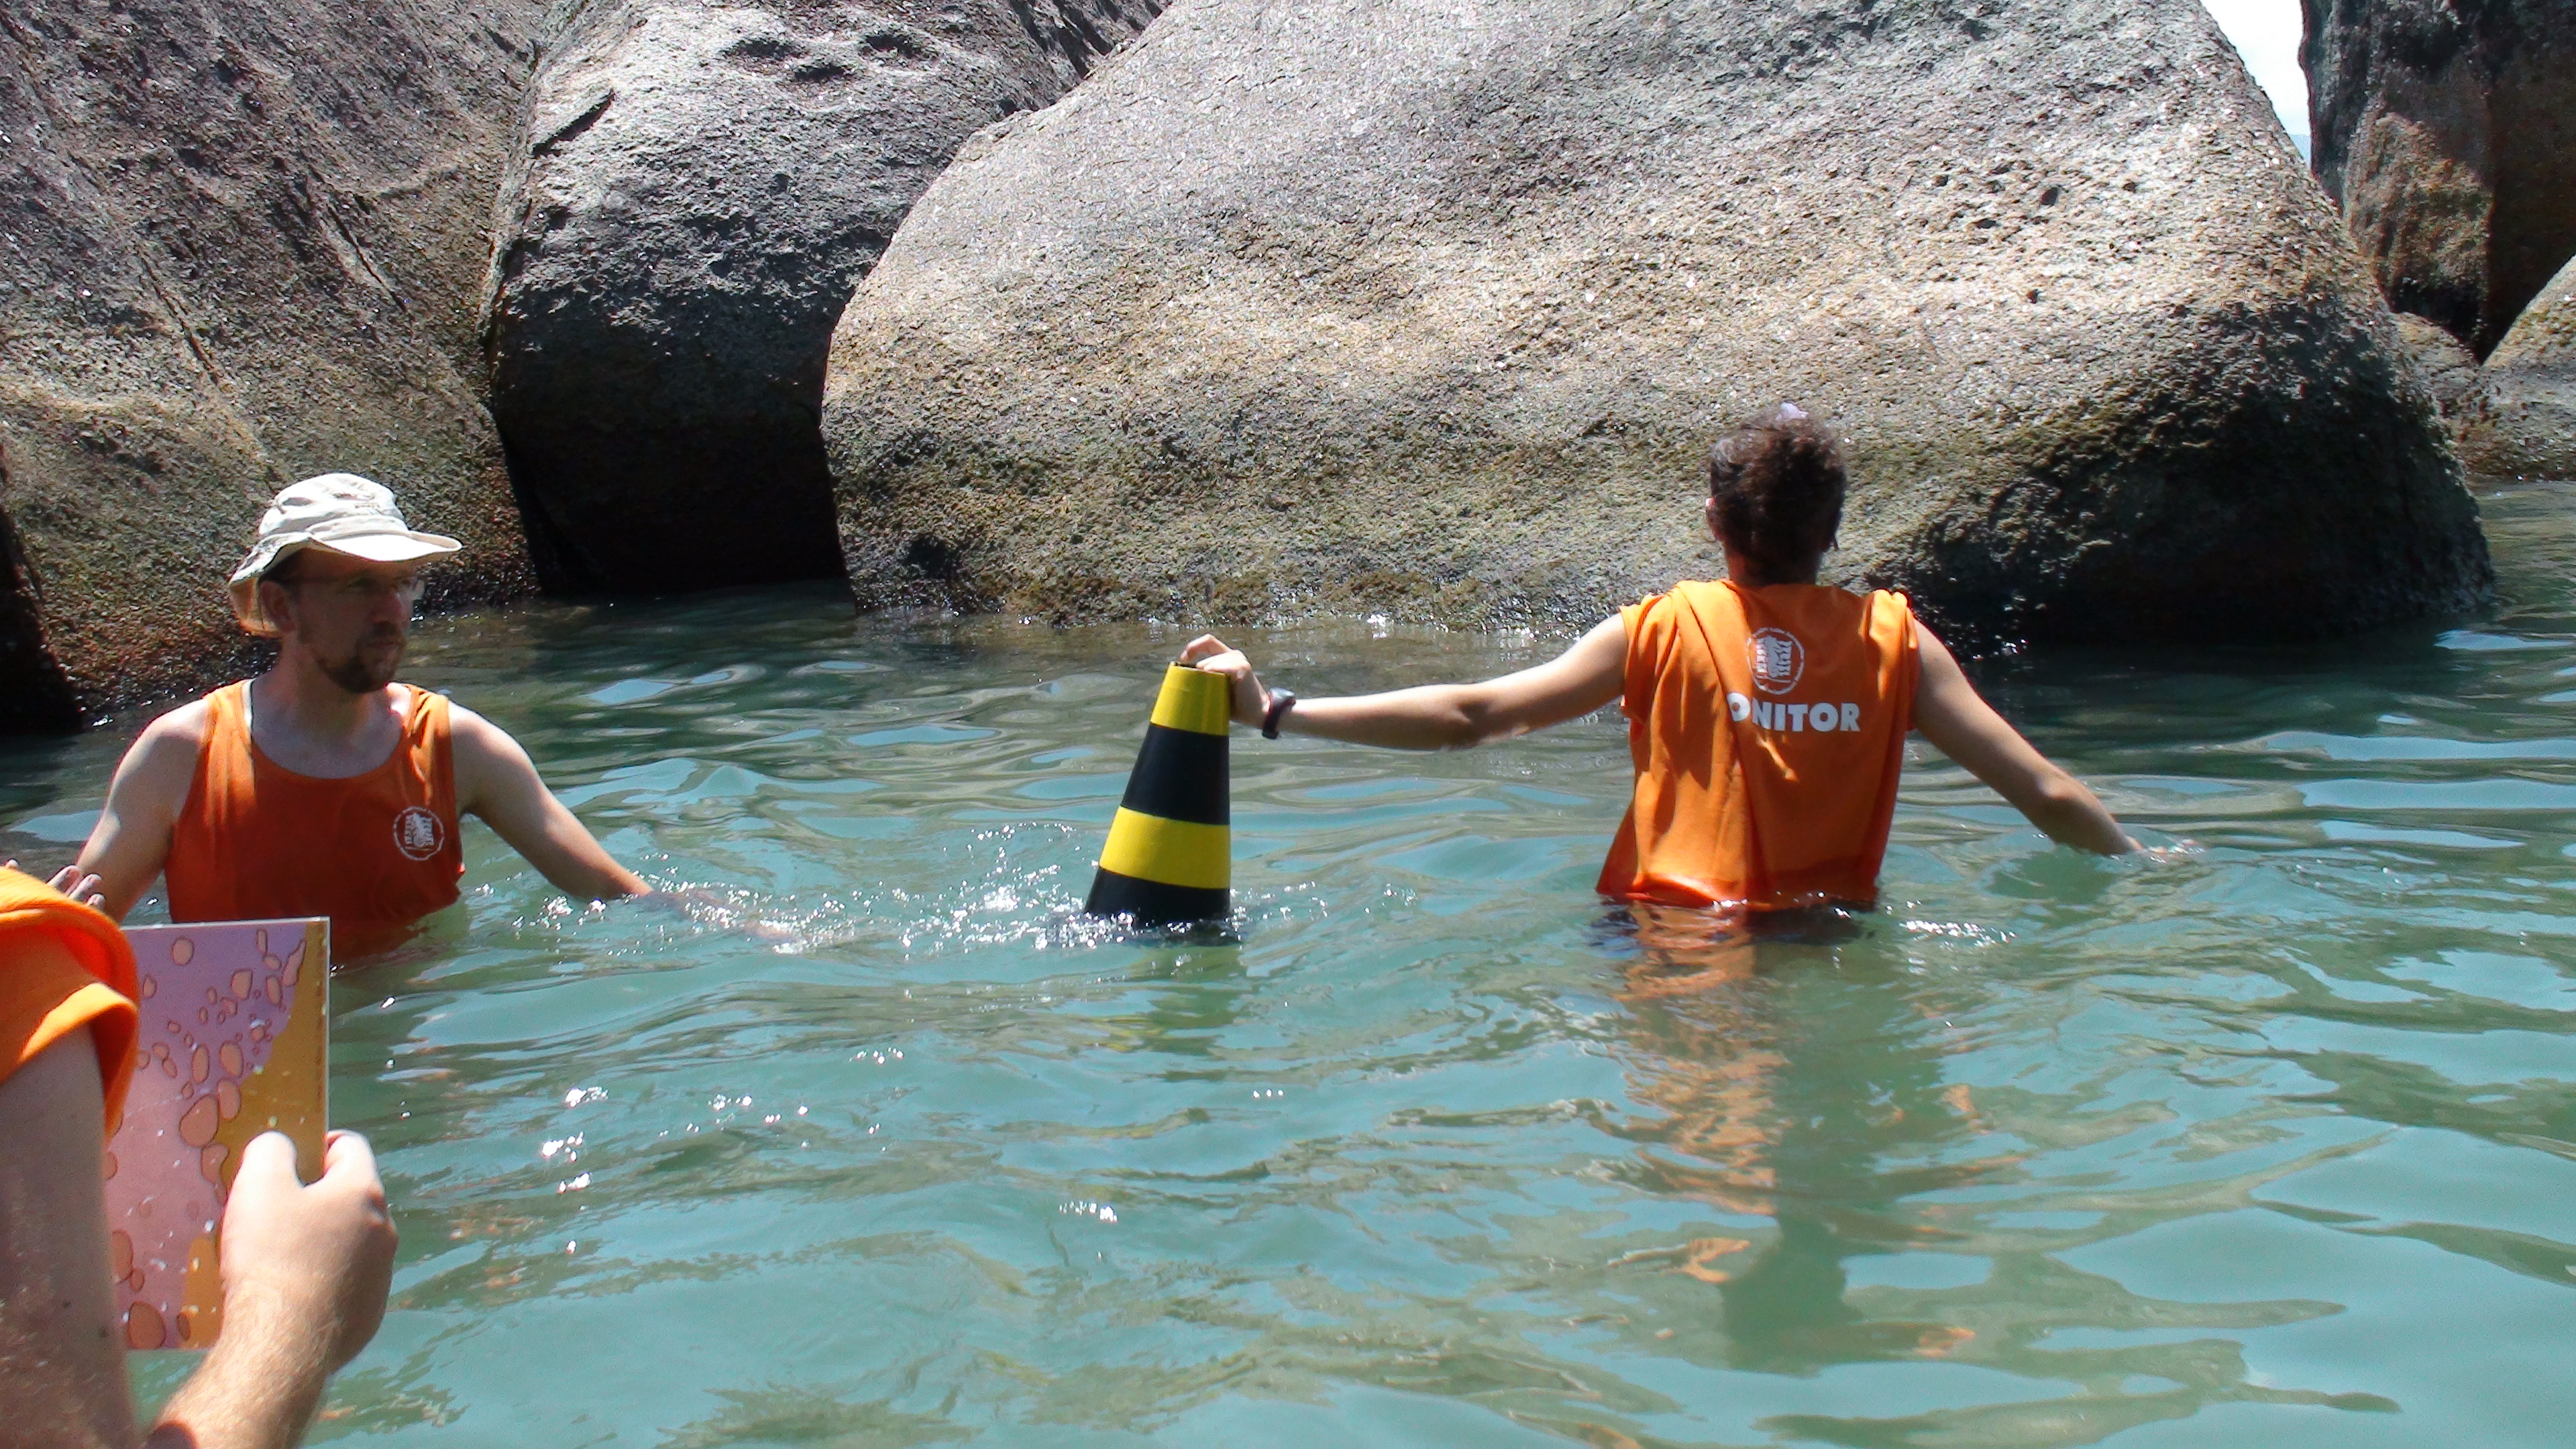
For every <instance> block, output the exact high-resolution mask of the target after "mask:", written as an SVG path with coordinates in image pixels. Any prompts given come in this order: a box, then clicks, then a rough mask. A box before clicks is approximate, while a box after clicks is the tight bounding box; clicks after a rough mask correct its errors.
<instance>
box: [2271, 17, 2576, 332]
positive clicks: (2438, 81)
mask: <svg viewBox="0 0 2576 1449" xmlns="http://www.w3.org/2000/svg"><path fill="white" fill-rule="evenodd" d="M2301 5H2302V8H2303V9H2304V10H2305V12H2306V20H2307V35H2306V40H2305V42H2304V44H2302V46H2301V47H2300V60H2301V62H2302V63H2303V64H2304V65H2305V66H2306V68H2307V72H2308V114H2309V121H2310V126H2311V129H2312V131H2313V133H2314V137H2313V141H2312V146H2313V149H2314V153H2315V165H2316V171H2317V176H2318V179H2320V180H2322V181H2323V182H2324V183H2325V186H2326V190H2327V191H2328V192H2330V193H2332V194H2333V195H2334V197H2335V198H2336V200H2338V201H2340V202H2341V203H2342V204H2343V211H2344V217H2345V219H2346V220H2347V221H2348V222H2350V223H2351V226H2352V234H2353V238H2354V239H2355V240H2356V241H2358V242H2359V243H2360V244H2361V249H2362V251H2363V253H2364V254H2366V255H2367V256H2368V257H2369V258H2370V260H2371V264H2372V265H2373V266H2374V267H2375V268H2376V269H2377V271H2378V274H2379V281H2380V285H2381V286H2382V287H2384V288H2385V289H2386V290H2387V293H2388V299H2389V302H2390V304H2391V305H2393V306H2395V307H2396V308H2397V309H2398V310H2399V311H2402V312H2415V313H2420V314H2422V315H2423V316H2426V317H2430V318H2432V319H2433V320H2434V321H2436V322H2439V323H2441V324H2442V325H2443V326H2444V327H2447V328H2449V329H2450V330H2451V332H2452V333H2453V334H2454V335H2456V336H2458V337H2459V338H2460V339H2461V340H2462V341H2465V342H2467V343H2468V344H2469V345H2470V346H2471V347H2473V348H2475V349H2476V350H2477V351H2478V352H2479V353H2480V354H2484V353H2485V352H2487V351H2488V350H2489V349H2490V348H2492V347H2494V346H2495V344H2496V342H2497V340H2498V339H2499V338H2501V337H2503V336H2504V333H2505V329H2506V328H2508V327H2510V326H2512V325H2513V319H2514V317H2515V316H2516V315H2517V314H2519V313H2520V312H2521V311H2522V308H2523V305H2524V304H2525V303H2527V302H2529V301H2530V300H2531V298H2532V297H2533V296H2534V295H2535V294H2537V293H2538V292H2539V291H2540V289H2541V287H2542V285H2543V284H2545V283H2547V282H2548V280H2549V278H2550V275H2551V274H2552V273H2554V272H2556V271H2557V270H2558V268H2559V266H2560V265H2561V264H2562V263H2564V262H2565V261H2566V260H2567V259H2568V257H2569V256H2571V255H2576V0H2301Z"/></svg>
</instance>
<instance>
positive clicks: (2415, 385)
mask: <svg viewBox="0 0 2576 1449" xmlns="http://www.w3.org/2000/svg"><path fill="white" fill-rule="evenodd" d="M1782 399H1794V400H1797V401H1799V402H1800V403H1801V404H1802V405H1804V406H1806V407H1807V408H1809V409H1810V410H1811V411H1814V412H1816V413H1818V414H1819V415H1822V416H1824V417H1826V418H1828V419H1829V420H1830V421H1832V422H1834V423H1836V424H1838V425H1839V426H1840V427H1841V428H1842V429H1843V430H1844V431H1845V433H1846V436H1847V437H1848V439H1849V440H1850V444H1851V448H1852V452H1853V455H1854V465H1855V466H1854V474H1855V490H1854V495H1853V497H1852V500H1851V504H1850V507H1849V509H1848V511H1847V514H1846V518H1845V522H1844V526H1843V531H1842V539H1841V543H1842V547H1841V549H1840V551H1839V552H1838V553H1837V554H1836V555H1835V556H1834V557H1833V558H1831V559H1829V560H1828V564H1827V568H1828V572H1829V574H1831V575H1832V576H1835V577H1838V578H1841V579H1844V580H1868V581H1874V582H1883V583H1887V584H1892V585H1896V586H1900V587H1903V588H1906V589H1908V590H1910V591H1912V592H1913V593H1914V595H1915V596H1916V598H1917V600H1918V601H1919V602H1920V603H1922V604H1924V605H1925V606H1926V607H1927V608H1928V609H1929V611H1930V612H1932V613H1933V615H1934V616H1935V617H1936V618H1938V619H1940V620H1941V621H1943V622H1945V623H1946V624H1949V625H1951V626H1953V627H1959V626H1967V627H1969V628H1972V629H1975V630H1978V631H1981V632H1992V633H2002V634H2010V635H2019V636H2053V637H2061V638H2086V639H2117V638H2145V637H2159V636H2167V637H2169V636H2185V637H2211V636H2213V635H2214V636H2216V637H2227V638H2243V637H2248V636H2259V635H2279V634H2292V633H2315V632H2326V631H2331V630H2336V629H2345V628H2359V627H2365V626H2368V625H2371V624H2375V623H2379V622H2382V621H2386V620H2391V619H2397V618H2402V617H2406V616H2410V615H2416V614H2421V613H2425V612H2427V611H2442V610H2451V609H2456V608H2460V607H2463V606H2465V605H2468V604H2470V603H2471V602H2472V601H2473V600H2475V599H2476V598H2478V597H2479V596H2480V595H2481V594H2482V593H2483V591H2484V590H2485V589H2486V588H2487V587H2488V582H2489V579H2490V573H2489V570H2488V566H2487V561H2486V550H2485V543H2484V540H2483V538H2482V536H2481V534H2480V533H2479V530H2478V525H2477V517H2476V509H2475V505H2474V504H2473V503H2472V501H2471V500H2470V498H2469V497H2468V495H2467V493H2466V491H2465V490H2464V489H2463V488H2462V486H2461V484H2460V481H2459V473H2458V468H2457V465H2456V463H2455V462H2454V461H2453V459H2452V456H2451V453H2450V450H2449V447H2448V445H2447V443H2446V441H2445V439H2444V438H2443V436H2442V433H2441V429H2440V425H2439V423H2438V421H2437V419H2436V417H2435V415H2434V408H2433V401H2432V398H2431V397H2430V395H2429V392H2428V390H2427V388H2426V386H2425V383H2424V381H2423V377H2422V374H2421V373H2420V372H2419V371H2418V370H2417V369H2415V368H2414V367H2412V366H2410V365H2408V364H2407V363H2406V362H2405V360H2404V359H2403V358H2402V357H2401V355H2400V353H2399V351H2398V343H2397V340H2396V336H2395V331H2394V326H2393V324H2392V322H2391V320H2390V318H2389V315H2388V312H2387V310H2386V308H2385V307H2384V305H2383V304H2382V302H2381V300H2380V297H2379V295H2378V292H2377V289H2376V287H2375V286H2374V285H2373V283H2372V279H2371V277H2370V276H2369V274H2368V272H2367V271H2366V270H2365V269H2364V267H2363V266H2362V264H2361V262H2360V261H2359V259H2358V258H2357V257H2356V256H2355V255H2354V253H2353V251H2352V248H2351V245H2350V243H2349V241H2348V240H2347V239H2346V236H2345V234H2344V231H2343V226H2342V223H2341V221H2340V220H2339V219H2338V218H2337V217H2336V216H2335V215H2334V213H2333V212H2332V210H2331V209H2330V208H2329V207H2328V206H2327V205H2326V203H2325V199H2324V198H2323V197H2322V196H2320V195H2319V194H2318V193H2317V190H2316V187H2315V186H2314V184H2313V183H2312V182H2311V181H2310V180H2309V178H2308V177H2307V175H2306V174H2305V172H2304V169H2303V168H2302V167H2301V165H2300V163H2299V161H2298V159H2297V157H2296V156H2295V154H2294V153H2293V152H2292V151H2291V149H2290V147H2289V145H2288V143H2287V141H2286V139H2285V138H2284V136H2283V134H2282V132H2281V130H2280V128H2279V126H2278V124H2277V123H2276V122H2275V121H2274V119H2273V117H2272V115H2271V113H2270V111H2269V109H2268V108H2267V107H2266V106H2265V104H2264V102H2263V100H2262V99H2261V97H2260V96H2259V95H2258V94H2257V92H2256V91H2255V89H2254V87H2253V85H2252V83H2251V81H2250V80H2249V79H2248V78H2247V76H2246V75H2245V73H2244V70H2243V68H2242V66H2241V64H2240V63H2239V62H2238V60H2237V59H2236V56H2235V53H2234V52H2233V50H2232V49H2230V48H2229V47H2228V45H2227V43H2226V42H2225V41H2224V40H2223V39H2222V38H2221V37H2220V36H2219V34H2218V33H2217V31H2216V29H2215V27H2214V25H2213V24H2212V22H2211V21H2210V20H2209V18H2208V17H2207V15H2206V14H2204V13H2203V11H2202V10H2201V8H2200V6H2199V5H2198V4H2196V3H2193V0H2148V3H2131V0H2123V3H2105V0H2075V3H2060V0H2001V3H1978V4H1975V5H1964V4H1958V3H1948V0H1890V3H1884V4H1881V5H1878V6H1876V7H1874V8H1872V9H1870V10H1868V11H1867V12H1866V13H1863V12H1859V11H1855V10H1852V9H1849V8H1847V7H1839V6H1835V7H1826V6H1816V5H1803V4H1796V3H1785V0H1773V3H1752V4H1747V3H1739V0H1635V3H1630V0H1533V3H1528V4H1524V5H1520V6H1517V7H1511V8H1504V9H1492V8H1486V7H1482V6H1476V5H1471V4H1463V3H1443V4H1430V5H1425V4H1418V3H1412V0H1405V3H1396V0H1304V3H1289V0H1222V3H1217V0H1186V3H1184V4H1182V5H1179V6H1177V7H1175V8H1174V9H1172V10H1170V11H1168V12H1166V13H1165V15H1164V16H1163V17H1162V19H1161V20H1160V21H1158V22H1157V23H1156V25H1155V27H1154V29H1153V30H1152V31H1151V32H1150V33H1148V34H1147V35H1146V36H1144V37H1143V38H1142V39H1141V40H1139V41H1137V42H1136V43H1135V44H1133V45H1131V46H1130V47H1129V48H1128V49H1126V50H1125V51H1123V52H1121V53H1120V54H1119V55H1118V56H1116V57H1114V58H1113V59H1112V60H1111V61H1109V62H1107V63H1106V64H1104V66H1103V67H1102V68H1101V70H1100V71H1099V73H1097V74H1096V75H1094V77H1093V78H1092V79H1091V81H1090V82H1089V83H1088V84H1086V85H1085V86H1084V87H1083V88H1082V89H1081V90H1079V91H1076V92H1075V93H1074V94H1073V95H1072V96H1070V97H1068V98H1067V99H1066V100H1065V101H1063V102H1062V103H1060V104H1058V105H1056V106H1054V107H1053V108H1051V109H1049V110H1046V111H1043V112H1040V113H1038V114H1037V115H1034V116H1028V117H1021V118H1017V119H1015V120H1013V121H1012V122H1011V123H1009V124H1008V126H1007V127H1005V128H1003V129H1000V130H997V131H994V132H990V133H987V135H985V136H984V137H980V138H978V140H977V141H976V142H975V143H973V144H972V145H970V146H968V147H967V148H966V149H965V150H964V151H963V152H961V153H960V155H959V157H958V159H957V161H956V162H955V163H954V164H953V165H952V166H951V167H950V168H949V170H948V171H947V172H946V173H945V174H944V175H943V176H942V177H941V178H940V180H939V181H938V182H937V183H936V184H935V185H934V186H933V187H932V188H931V190H930V191H929V193H928V194H927V195H925V196H924V197H923V199H922V201H921V202H920V204H919V205H918V206H916V207H915V209H914V211H913V213H912V215H911V218H910V219H909V220H908V221H907V222H906V224H905V226H904V229H903V231H902V232H901V233H900V234H899V235H898V236H897V238H896V239H895V242H894V244H893V246H892V247H891V248H890V249H889V250H888V251H887V253H886V255H885V257H884V258H883V260H882V261H880V262H879V264H878V266H877V267H876V269H875V271H874V272H873V273H872V274H871V275H870V276H869V278H868V279H867V281H866V282H865V283H863V284H862V286H861V287H860V290H859V292H858V294H857V296H856V297H855V298H853V300H852V302H851V304H850V306H849V309H848V310H847V311H846V312H845V313H844V314H843V316H842V319H841V322H840V326H839V329H838V332H837V333H836V335H835V337H834V341H833V350H832V361H831V372H830V377H829V381H828V383H827V387H826V392H825V398H824V436H825V441H826V444H827V446H828V448H829V449H830V452H831V457H832V464H833V471H834V479H835V485H836V489H837V492H838V498H839V506H840V525H841V543H842V548H843V551H844V553H845V555H846V557H847V558H848V561H849V566H850V571H851V577H852V580H853V583H854V586H855V587H856V589H857V592H858V594H859V596H860V598H861V600H862V601H863V602H865V603H870V604H893V603H905V602H911V603H931V604H949V605H954V606H959V607H983V608H1003V609H1008V610H1011V611H1015V612H1025V613H1043V614H1048V615H1052V616H1055V617H1060V618H1075V617H1101V616H1110V615H1120V614H1125V615H1136V614H1151V615H1158V616H1162V617H1167V618H1168V617H1173V616H1175V615H1178V616H1184V617H1187V616H1202V617H1216V618H1223V617H1245V616H1261V615H1270V614H1280V613H1293V612H1296V611H1299V610H1305V609H1313V608H1344V607H1350V606H1354V605H1364V606H1368V607H1376V608H1393V609H1396V610H1399V611H1401V612H1403V613H1405V614H1408V615H1412V616H1415V617H1432V618H1442V619H1448V620H1454V621H1461V622H1477V623H1510V622H1516V621H1531V620H1550V621H1565V622H1577V623H1588V622H1590V621H1591V620H1593V619H1597V618H1599V617H1600V616H1601V614H1602V613H1603V612H1604V611H1606V610H1607V609H1608V608H1609V607H1611V606H1613V605H1615V604H1618V603H1622V602H1626V601H1628V600H1631V599H1634V598H1636V597H1637V596H1638V595H1639V594H1641V593H1643V592H1645V591H1648V590H1651V589H1658V588H1662V587H1665V586H1667V585H1668V584H1669V583H1670V582H1671V581H1672V580H1673V579H1674V578H1676V577H1678V576H1702V577H1705V576H1708V575H1710V574H1713V573H1715V572H1716V571H1717V567H1718V565H1717V562H1716V560H1715V558H1714V552H1715V551H1714V549H1713V547H1712V546H1711V545H1710V544H1709V543H1708V540H1707V538H1706V535H1705V532H1704V531H1703V529H1702V527H1701V524H1700V506H1701V502H1702V500H1703V499H1704V497H1705V493H1704V483H1703V475H1702V473H1701V460H1702V458H1703V456H1704V452H1705V449H1706V448H1707V447H1708V445H1709V443H1710V442H1711V441H1712V439H1713V437H1714V436H1715V434H1716V433H1717V431H1718V430H1719V429H1720V428H1721V427H1722V426H1724V425H1725V424H1727V423H1728V422H1730V421H1731V420H1733V419H1735V418H1738V417H1741V416H1743V415H1745V414H1747V413H1750V412H1753V411H1756V410H1759V409H1767V408H1769V407H1770V406H1772V405H1774V404H1776V403H1778V402H1779V401H1781V400H1782Z"/></svg>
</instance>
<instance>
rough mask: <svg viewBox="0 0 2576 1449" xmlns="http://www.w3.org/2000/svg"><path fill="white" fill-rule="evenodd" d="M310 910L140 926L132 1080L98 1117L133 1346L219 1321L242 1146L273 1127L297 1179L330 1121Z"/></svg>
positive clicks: (187, 1337)
mask: <svg viewBox="0 0 2576 1449" xmlns="http://www.w3.org/2000/svg"><path fill="white" fill-rule="evenodd" d="M330 929H331V928H330V923H329V922H327V921H323V920H296V921H212V922H205V923H201V924H197V925H188V926H138V927H133V928H130V929H128V930H127V931H126V933H125V938H126V939H127V940H128V941H130V942H132V943H133V945H134V968H135V994H136V997H137V1000H136V1002H135V1005H136V1006H137V1007H138V1008H140V1010H141V1012H142V1022H141V1029H140V1030H139V1031H138V1032H136V1034H135V1051H134V1063H133V1071H134V1080H133V1081H132V1082H131V1083H130V1084H128V1086H127V1088H126V1093H125V1108H124V1111H123V1113H122V1114H121V1115H120V1116H119V1118H118V1120H117V1121H115V1122H113V1123H111V1124H109V1128H108V1141H107V1220H108V1223H109V1224H110V1231H111V1236H110V1239H109V1242H110V1245H111V1250H112V1252H113V1255H114V1262H113V1267H114V1271H115V1273H116V1308H117V1318H118V1322H119V1323H121V1324H122V1325H123V1327H124V1330H125V1342H126V1344H127V1345H128V1346H129V1347H133V1348H204V1347H206V1346H208V1345H209V1344H212V1343H213V1342H214V1341H215V1335H216V1334H218V1333H219V1332H221V1331H222V1329H223V1284H222V1280H221V1278H220V1277H218V1275H217V1273H216V1270H215V1265H216V1262H217V1258H216V1253H217V1246H218V1239H219V1237H220V1233H219V1231H218V1229H219V1227H220V1225H221V1223H222V1222H223V1216H224V1195H225V1193H226V1191H227V1190H229V1189H230V1187H231V1185H232V1180H233V1171H234V1169H235V1168H236V1167H238V1166H239V1165H240V1163H241V1154H242V1148H243V1147H244V1146H246V1145H247V1144H248V1143H249V1142H250V1140H251V1139H252V1138H254V1137H256V1136H258V1135H259V1134H261V1133H262V1132H266V1131H269V1130H271V1129H272V1128H273V1129H275V1130H277V1131H280V1132H283V1133H285V1134H286V1135H287V1136H288V1137H289V1138H292V1139H293V1140H294V1142H295V1164H296V1170H297V1171H298V1172H299V1173H301V1174H302V1175H303V1177H304V1178H305V1180H306V1181H308V1182H309V1181H311V1180H312V1179H313V1178H314V1177H316V1176H318V1175H320V1173H321V1171H322V1133H323V1128H324V1126H325V1124H326V1123H327V1122H328V1121H329V1105H330V1103H329V1094H330V1069H329V1055H330V1037H331V1013H330V1009H329V1007H330V995H331V972H330V960H331V937H330Z"/></svg>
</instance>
